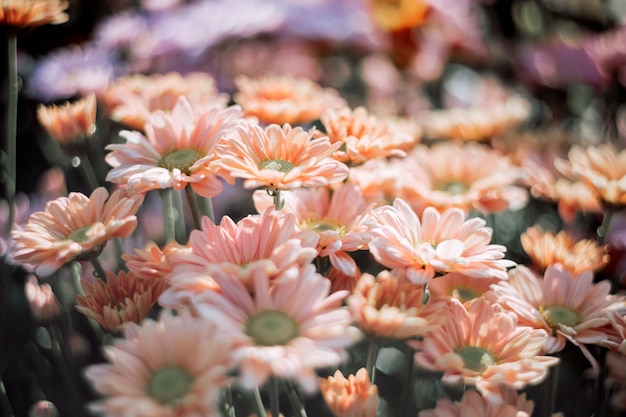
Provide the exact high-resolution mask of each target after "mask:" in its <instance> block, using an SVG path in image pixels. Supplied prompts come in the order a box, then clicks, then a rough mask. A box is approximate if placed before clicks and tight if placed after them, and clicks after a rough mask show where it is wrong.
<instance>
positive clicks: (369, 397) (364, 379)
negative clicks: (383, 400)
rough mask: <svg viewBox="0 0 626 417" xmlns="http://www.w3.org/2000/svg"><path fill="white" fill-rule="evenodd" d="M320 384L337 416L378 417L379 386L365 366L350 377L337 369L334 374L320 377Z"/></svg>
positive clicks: (323, 393) (325, 398) (329, 406)
mask: <svg viewBox="0 0 626 417" xmlns="http://www.w3.org/2000/svg"><path fill="white" fill-rule="evenodd" d="M319 385H320V391H321V392H322V396H323V397H324V400H325V401H326V404H327V405H328V408H330V409H331V410H332V412H333V414H334V415H335V416H336V417H376V411H377V410H378V387H377V386H376V385H372V383H371V382H370V379H369V376H368V375H367V370H366V369H365V368H361V369H359V370H358V371H357V372H356V375H349V376H348V378H346V377H345V376H343V374H342V373H341V371H339V370H337V371H335V374H334V375H333V376H329V377H327V378H324V379H321V378H320V381H319Z"/></svg>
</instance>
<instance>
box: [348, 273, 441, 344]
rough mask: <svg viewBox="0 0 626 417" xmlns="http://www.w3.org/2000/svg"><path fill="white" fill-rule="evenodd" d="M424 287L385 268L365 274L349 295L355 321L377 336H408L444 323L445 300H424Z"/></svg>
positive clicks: (422, 332)
mask: <svg viewBox="0 0 626 417" xmlns="http://www.w3.org/2000/svg"><path fill="white" fill-rule="evenodd" d="M424 298H425V294H424V287H423V286H422V285H415V284H414V283H412V282H410V281H408V280H406V279H403V278H401V277H396V276H393V275H392V274H391V273H390V272H389V271H382V272H380V273H379V274H378V275H377V276H376V277H374V276H373V275H370V274H367V273H365V274H363V275H361V278H359V281H358V282H357V285H356V288H355V289H354V291H353V292H352V294H351V295H350V296H348V298H347V299H346V303H347V304H348V307H349V309H350V312H351V313H352V317H353V318H354V321H355V322H356V323H357V325H358V327H359V329H361V330H362V331H363V332H364V333H365V334H367V335H368V337H369V338H371V339H374V340H385V339H399V340H403V339H408V338H410V337H413V336H417V335H422V334H424V333H425V332H427V331H430V330H433V328H435V327H437V326H438V325H439V324H440V321H441V320H440V318H441V314H440V313H441V311H440V309H441V308H442V306H443V305H442V304H441V303H436V302H432V301H431V302H429V303H426V304H424Z"/></svg>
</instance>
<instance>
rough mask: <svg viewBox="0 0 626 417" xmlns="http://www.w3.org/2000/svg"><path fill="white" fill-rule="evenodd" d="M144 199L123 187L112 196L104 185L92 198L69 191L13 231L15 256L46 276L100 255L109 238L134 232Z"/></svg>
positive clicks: (39, 273)
mask: <svg viewBox="0 0 626 417" xmlns="http://www.w3.org/2000/svg"><path fill="white" fill-rule="evenodd" d="M107 197H108V200H107ZM142 201H143V197H142V196H134V197H127V196H126V194H125V193H124V192H123V191H121V190H118V191H115V192H113V193H112V194H111V196H110V197H109V193H108V191H107V190H106V188H104V187H99V188H97V189H95V190H94V191H93V193H91V196H89V197H87V196H86V195H84V194H82V193H70V194H69V196H68V197H60V198H57V199H56V200H53V201H50V202H48V203H47V204H46V207H45V210H44V211H40V212H37V213H34V214H33V215H31V217H30V219H29V220H28V223H27V224H26V226H25V227H24V228H23V229H20V230H14V231H13V233H12V237H13V239H14V240H15V245H14V246H13V248H12V252H13V259H14V260H15V261H16V262H18V263H26V264H31V265H34V266H35V271H36V273H37V275H39V276H47V275H50V274H52V273H53V272H55V271H56V270H57V269H59V268H61V267H62V266H63V265H65V264H66V263H69V262H71V261H73V260H75V259H76V260H86V259H89V257H91V256H97V255H98V254H100V252H101V251H102V249H104V245H106V243H107V242H108V241H109V240H110V239H113V238H115V237H126V236H128V235H130V234H131V233H133V231H134V230H135V228H136V227H137V217H136V216H135V214H136V213H137V210H138V209H139V206H140V205H141V203H142Z"/></svg>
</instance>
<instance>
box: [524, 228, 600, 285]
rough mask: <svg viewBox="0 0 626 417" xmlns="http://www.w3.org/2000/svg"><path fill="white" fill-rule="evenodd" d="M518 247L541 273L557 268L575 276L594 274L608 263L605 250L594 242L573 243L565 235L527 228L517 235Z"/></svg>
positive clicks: (572, 238) (569, 237) (567, 234)
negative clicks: (562, 268) (553, 267)
mask: <svg viewBox="0 0 626 417" xmlns="http://www.w3.org/2000/svg"><path fill="white" fill-rule="evenodd" d="M520 240H521V242H522V247H523V248H524V251H525V252H526V254H528V256H529V257H530V259H531V260H532V262H533V264H534V265H535V266H536V267H537V268H538V270H539V271H541V272H543V271H545V270H546V268H547V267H548V266H550V265H554V264H561V265H563V267H564V268H566V269H568V270H570V271H571V273H572V275H579V274H580V273H582V272H585V271H592V272H596V271H599V270H601V269H602V268H604V266H605V265H606V264H607V263H608V262H609V255H608V253H607V251H608V248H607V247H606V246H600V245H598V243H597V242H596V241H594V240H589V239H582V240H578V241H577V240H576V239H575V238H574V236H572V235H571V234H569V233H568V232H566V231H560V232H559V233H556V234H555V233H554V232H551V231H544V230H542V229H541V228H540V227H529V228H528V229H526V231H525V232H524V233H522V234H521V235H520Z"/></svg>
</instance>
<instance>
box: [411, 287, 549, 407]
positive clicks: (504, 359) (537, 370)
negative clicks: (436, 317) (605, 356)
mask: <svg viewBox="0 0 626 417" xmlns="http://www.w3.org/2000/svg"><path fill="white" fill-rule="evenodd" d="M441 311H442V314H444V319H443V320H444V321H443V324H442V325H441V326H440V327H437V328H436V329H435V330H433V331H432V332H429V333H427V334H425V335H424V338H423V340H420V341H410V342H409V344H411V346H413V347H415V348H417V349H419V351H418V352H417V353H416V354H415V362H416V363H417V365H419V366H422V367H424V368H426V369H430V370H433V371H440V372H443V376H442V380H443V382H445V383H456V382H460V381H462V382H464V383H465V384H468V385H473V386H475V387H476V389H477V391H478V392H479V393H480V394H482V395H483V397H485V398H486V400H487V401H489V402H491V403H496V404H502V403H503V402H504V399H503V395H502V392H501V391H500V387H501V385H502V384H504V385H508V386H509V387H511V388H513V389H516V390H519V389H522V388H524V387H525V386H527V385H535V384H538V383H540V382H541V381H542V380H544V379H545V377H546V376H547V374H548V367H550V366H554V365H556V364H557V363H558V361H559V359H558V358H555V357H550V356H540V355H539V353H540V352H541V349H542V347H543V344H544V342H545V340H546V337H547V335H546V332H545V330H543V329H533V328H530V327H527V326H520V325H519V324H518V322H517V316H516V315H515V314H512V313H510V312H507V311H504V310H503V309H502V307H501V306H500V305H498V304H493V305H490V304H489V302H488V301H487V300H486V299H484V298H478V299H476V300H475V301H474V302H472V303H471V304H469V305H468V306H467V307H464V305H463V304H461V303H460V302H459V301H458V300H456V299H455V298H453V299H451V300H450V302H449V304H448V306H447V308H445V309H441Z"/></svg>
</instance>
